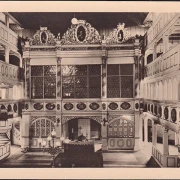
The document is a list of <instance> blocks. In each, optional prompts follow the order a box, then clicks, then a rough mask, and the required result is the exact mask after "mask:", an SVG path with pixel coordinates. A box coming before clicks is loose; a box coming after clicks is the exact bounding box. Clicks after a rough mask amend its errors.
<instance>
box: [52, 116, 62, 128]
mask: <svg viewBox="0 0 180 180" xmlns="http://www.w3.org/2000/svg"><path fill="white" fill-rule="evenodd" d="M60 124H61V122H60V119H59V118H57V120H56V122H55V123H54V126H57V127H59V125H60Z"/></svg>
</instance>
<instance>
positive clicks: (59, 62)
mask: <svg viewBox="0 0 180 180" xmlns="http://www.w3.org/2000/svg"><path fill="white" fill-rule="evenodd" d="M61 60H62V58H61V57H57V64H58V65H61Z"/></svg>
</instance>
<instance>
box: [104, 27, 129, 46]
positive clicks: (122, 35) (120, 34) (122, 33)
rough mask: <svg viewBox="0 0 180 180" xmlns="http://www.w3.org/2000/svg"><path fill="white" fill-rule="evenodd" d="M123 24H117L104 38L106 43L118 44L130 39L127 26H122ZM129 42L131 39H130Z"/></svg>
mask: <svg viewBox="0 0 180 180" xmlns="http://www.w3.org/2000/svg"><path fill="white" fill-rule="evenodd" d="M124 26H125V24H124V23H122V24H118V25H117V28H116V29H114V30H113V31H112V32H111V33H110V35H109V36H108V37H107V39H106V44H119V43H123V42H126V41H127V42H128V41H130V39H131V37H130V33H129V31H128V30H127V28H124ZM130 42H131V41H130Z"/></svg>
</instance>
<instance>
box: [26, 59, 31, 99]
mask: <svg viewBox="0 0 180 180" xmlns="http://www.w3.org/2000/svg"><path fill="white" fill-rule="evenodd" d="M25 64H26V65H25V66H26V68H25V70H26V71H25V72H26V77H25V98H30V77H31V75H30V58H25Z"/></svg>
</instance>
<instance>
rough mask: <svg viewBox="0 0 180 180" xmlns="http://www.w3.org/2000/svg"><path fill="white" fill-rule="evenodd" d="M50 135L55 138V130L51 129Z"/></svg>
mask: <svg viewBox="0 0 180 180" xmlns="http://www.w3.org/2000/svg"><path fill="white" fill-rule="evenodd" d="M51 136H52V138H55V137H56V131H55V130H54V129H53V131H52V132H51Z"/></svg>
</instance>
